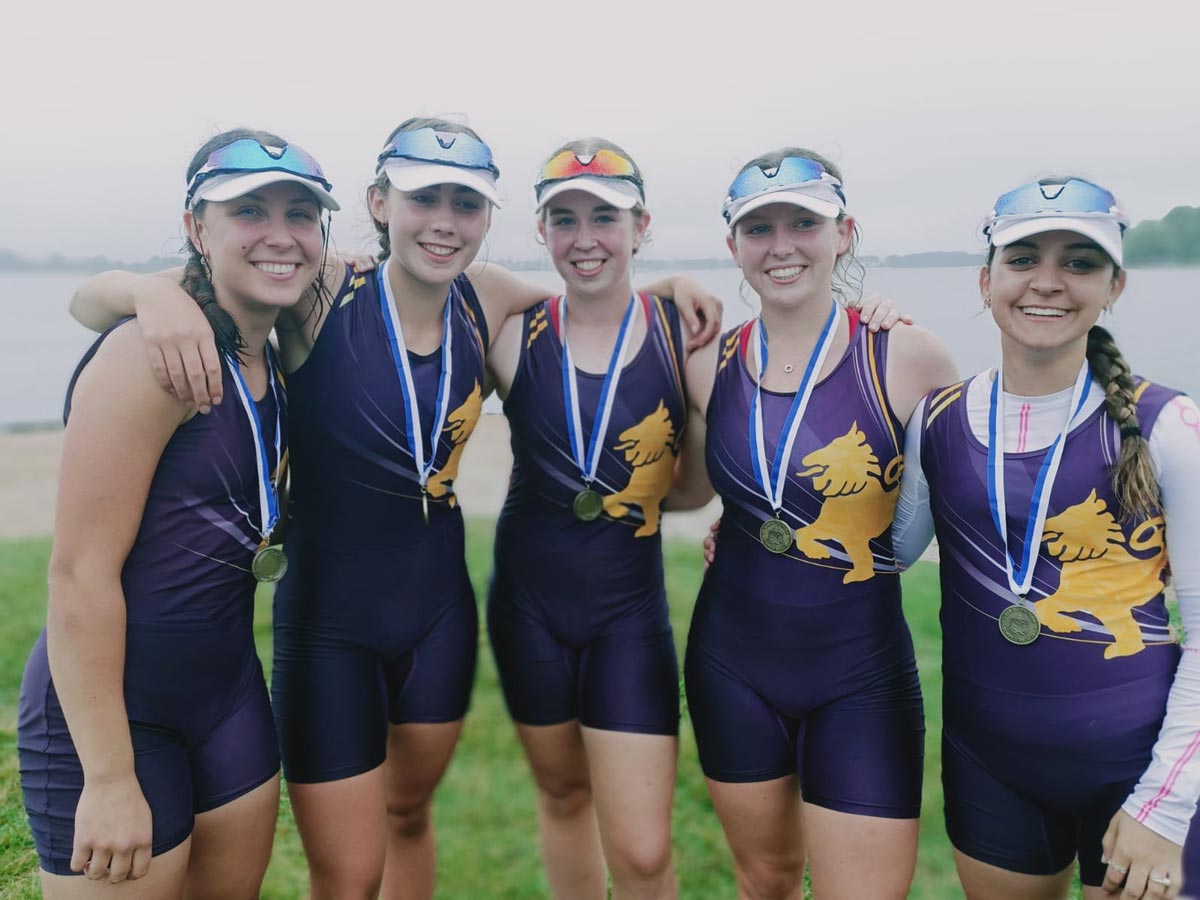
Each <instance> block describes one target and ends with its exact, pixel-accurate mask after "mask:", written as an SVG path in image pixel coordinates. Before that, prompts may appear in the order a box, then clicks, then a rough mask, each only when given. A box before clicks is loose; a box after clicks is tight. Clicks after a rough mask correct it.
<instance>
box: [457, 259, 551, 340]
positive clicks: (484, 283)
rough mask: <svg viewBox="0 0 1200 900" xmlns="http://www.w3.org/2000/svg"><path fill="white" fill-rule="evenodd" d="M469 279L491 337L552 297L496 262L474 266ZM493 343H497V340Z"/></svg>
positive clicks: (469, 270)
mask: <svg viewBox="0 0 1200 900" xmlns="http://www.w3.org/2000/svg"><path fill="white" fill-rule="evenodd" d="M467 276H468V277H469V278H470V279H471V284H473V285H474V286H475V294H476V296H477V297H479V305H480V306H482V307H483V313H484V315H485V316H486V317H487V326H488V334H490V335H498V334H499V333H500V329H501V327H502V326H503V325H504V323H505V321H506V320H507V319H508V318H509V317H510V316H515V315H519V314H520V313H523V312H525V310H527V309H530V308H532V307H534V306H537V305H538V304H539V303H541V302H542V301H543V300H545V299H546V298H547V297H549V296H550V295H551V293H552V292H551V291H548V290H546V289H545V288H544V287H540V286H539V285H536V284H534V283H533V282H530V281H526V280H525V279H524V278H520V277H519V276H517V275H515V274H514V273H512V272H510V271H509V270H508V269H506V268H504V267H503V266H499V265H497V264H496V263H493V262H477V263H472V264H471V265H470V266H469V267H468V269H467ZM492 343H493V344H494V343H495V338H494V337H493V339H492Z"/></svg>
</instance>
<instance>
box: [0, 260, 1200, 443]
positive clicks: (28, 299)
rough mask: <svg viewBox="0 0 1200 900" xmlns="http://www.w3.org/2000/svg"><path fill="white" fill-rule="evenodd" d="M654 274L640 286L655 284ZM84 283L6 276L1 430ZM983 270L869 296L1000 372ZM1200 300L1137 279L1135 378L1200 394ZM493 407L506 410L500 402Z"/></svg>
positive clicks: (549, 284) (1126, 338) (971, 360)
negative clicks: (1198, 312) (891, 302)
mask: <svg viewBox="0 0 1200 900" xmlns="http://www.w3.org/2000/svg"><path fill="white" fill-rule="evenodd" d="M524 274H525V276H526V277H528V278H530V280H532V281H535V282H537V283H539V284H542V285H544V286H546V288H547V289H548V290H555V289H556V288H558V287H560V285H559V284H558V282H557V276H556V275H555V273H553V272H528V273H524ZM660 274H661V273H658V272H654V273H650V274H649V275H648V276H646V277H645V278H640V279H639V278H638V277H637V276H635V281H636V280H645V281H650V280H655V279H657V278H658V277H659V275H660ZM688 274H690V275H691V276H692V277H694V278H696V279H697V280H699V281H700V282H702V283H703V284H705V285H706V286H707V287H708V288H709V289H710V290H711V291H713V292H714V293H715V294H717V296H719V297H721V298H722V299H723V300H724V302H725V321H726V324H727V325H734V324H736V323H737V322H740V321H743V320H745V319H747V318H750V317H751V316H753V315H754V311H753V310H752V308H751V307H750V306H749V305H748V304H747V303H746V302H744V301H743V300H741V299H739V287H740V284H741V273H740V272H739V271H738V270H737V269H712V270H701V271H695V272H690V273H688ZM82 280H83V277H82V276H77V275H63V274H58V273H47V274H21V275H15V274H0V317H2V318H0V321H4V322H5V323H7V326H8V327H7V328H5V329H4V330H3V332H0V427H3V426H6V425H14V424H18V423H26V422H46V421H55V420H58V419H59V418H60V417H61V415H62V401H63V393H64V391H65V390H66V386H67V381H68V380H69V379H70V376H71V372H72V371H73V370H74V368H75V364H76V362H77V361H78V360H79V357H80V356H81V355H82V353H83V352H84V351H85V350H86V349H87V347H88V346H89V344H90V343H91V341H92V339H93V338H92V335H91V334H90V333H89V332H88V331H87V330H86V329H85V328H83V326H81V325H79V324H77V323H76V322H74V321H73V320H72V319H71V317H70V316H69V315H68V313H67V304H68V303H69V302H70V299H71V294H72V293H73V292H74V290H75V287H76V286H77V285H78V284H79V283H80V282H81V281H82ZM976 282H977V270H976V269H975V268H974V267H970V268H947V269H868V270H867V282H866V290H867V291H879V292H881V293H885V294H888V295H889V296H891V297H893V298H895V300H896V302H897V303H898V304H899V305H900V308H901V309H903V310H905V311H906V312H908V313H911V314H912V315H913V316H914V317H915V318H916V320H917V323H918V324H919V325H923V326H925V327H926V328H930V329H932V330H933V331H936V332H937V333H938V334H940V335H941V336H942V338H943V339H944V340H945V341H946V342H947V344H948V345H949V346H950V349H951V351H952V353H953V354H954V357H955V359H956V361H957V362H958V365H959V369H960V371H961V372H962V373H963V374H967V373H972V372H976V371H978V370H980V369H982V368H985V367H987V366H991V365H994V364H995V363H996V361H997V360H998V358H999V354H1000V350H999V338H998V336H997V335H998V332H997V330H996V327H995V325H994V324H993V323H992V321H991V318H990V317H989V316H986V315H980V314H979V313H980V303H979V291H978V289H977V287H976ZM1197 302H1200V269H1141V270H1134V271H1132V272H1130V274H1129V283H1128V286H1127V287H1126V289H1125V294H1124V296H1123V297H1122V298H1121V301H1120V302H1119V303H1118V304H1117V308H1116V311H1115V312H1114V313H1113V314H1112V315H1110V316H1108V317H1107V319H1106V320H1104V324H1106V325H1107V326H1108V327H1110V328H1111V330H1112V331H1113V332H1114V333H1115V334H1116V336H1117V340H1118V342H1119V343H1120V345H1121V348H1122V350H1123V351H1124V352H1125V354H1126V356H1127V357H1128V358H1129V360H1130V361H1131V363H1132V365H1133V368H1134V371H1136V372H1139V373H1140V374H1142V375H1145V376H1146V377H1147V378H1150V379H1153V380H1154V381H1157V382H1160V383H1162V384H1167V385H1170V386H1172V387H1177V388H1180V389H1182V390H1185V391H1187V392H1188V393H1190V394H1192V395H1193V396H1200V340H1198V339H1197V336H1196V335H1194V334H1192V332H1191V330H1190V329H1191V327H1192V325H1191V313H1192V312H1193V311H1194V310H1193V307H1192V304H1193V303H1197ZM489 408H492V409H497V408H498V405H497V404H495V401H494V399H493V401H492V402H491V403H489Z"/></svg>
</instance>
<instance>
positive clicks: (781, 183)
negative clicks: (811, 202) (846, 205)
mask: <svg viewBox="0 0 1200 900" xmlns="http://www.w3.org/2000/svg"><path fill="white" fill-rule="evenodd" d="M813 181H828V182H830V183H832V184H833V185H835V187H836V190H837V193H838V196H840V197H841V198H842V202H845V200H846V197H845V195H844V194H843V193H842V189H841V184H840V182H838V180H837V179H836V178H834V177H833V176H832V175H829V174H828V173H827V172H826V171H825V167H824V166H822V165H821V164H820V163H819V162H817V161H816V160H815V159H809V158H808V157H805V156H787V157H784V159H783V160H782V161H781V162H780V163H779V165H778V166H776V167H775V168H774V169H761V168H759V167H758V166H751V167H750V168H748V169H744V170H743V171H741V172H739V173H738V176H737V178H735V179H733V184H731V185H729V191H728V192H727V195H726V203H736V202H737V201H738V200H742V199H744V198H746V197H750V196H753V195H754V194H761V193H763V192H764V191H778V190H782V189H783V188H786V187H788V186H790V185H799V184H807V183H810V182H813Z"/></svg>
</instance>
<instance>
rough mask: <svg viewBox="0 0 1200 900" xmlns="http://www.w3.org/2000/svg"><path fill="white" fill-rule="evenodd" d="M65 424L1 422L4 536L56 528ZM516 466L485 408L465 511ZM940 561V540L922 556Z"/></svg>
mask: <svg viewBox="0 0 1200 900" xmlns="http://www.w3.org/2000/svg"><path fill="white" fill-rule="evenodd" d="M63 433H64V432H63V427H62V426H61V425H59V424H58V423H56V422H53V421H50V422H28V423H21V424H14V425H0V459H3V460H4V463H5V464H4V466H3V468H2V469H0V510H4V511H5V513H6V515H4V516H0V540H13V539H17V538H29V537H45V536H47V535H50V534H53V533H54V504H55V492H56V490H57V486H58V468H59V460H60V458H61V456H62V441H63ZM511 471H512V450H511V449H510V446H509V432H508V421H507V420H506V419H505V418H504V416H503V414H501V413H492V412H485V413H484V414H483V415H481V416H480V417H479V423H478V424H477V425H476V426H475V432H474V434H472V435H471V439H470V440H469V441H468V442H467V447H466V450H464V451H463V458H462V464H461V465H460V466H459V472H458V478H457V479H456V481H455V485H454V490H455V493H456V494H457V495H458V497H459V500H460V502H461V504H462V508H463V510H464V513H465V514H466V515H467V516H469V517H472V518H491V519H494V518H496V517H497V516H499V515H500V508H501V506H503V505H504V496H505V494H506V492H507V491H508V473H509V472H511ZM720 515H721V500H720V498H719V497H717V498H714V499H713V500H712V501H711V502H710V503H709V504H708V505H707V506H705V507H703V508H701V509H696V510H690V511H688V512H668V513H664V514H663V518H662V535H663V538H664V539H666V540H682V541H695V542H696V543H697V545H698V544H699V542H700V541H702V540H703V539H704V536H705V535H707V534H708V527H709V525H710V524H711V523H712V522H714V521H715V520H716V519H717V518H719V517H720ZM921 558H922V559H924V560H931V561H934V562H936V561H937V558H938V557H937V545H936V543H935V544H932V545H930V547H929V549H927V550H926V551H925V553H924V554H923V555H922V557H921Z"/></svg>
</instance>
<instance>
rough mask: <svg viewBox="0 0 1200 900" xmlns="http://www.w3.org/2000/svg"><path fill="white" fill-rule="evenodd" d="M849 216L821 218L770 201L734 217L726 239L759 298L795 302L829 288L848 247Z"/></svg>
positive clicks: (820, 294) (822, 294)
mask: <svg viewBox="0 0 1200 900" xmlns="http://www.w3.org/2000/svg"><path fill="white" fill-rule="evenodd" d="M853 234H854V220H853V219H852V218H850V217H849V216H844V217H842V219H841V220H840V221H839V220H835V219H825V218H822V217H821V216H818V215H816V214H815V213H812V212H810V211H808V210H807V209H804V208H803V207H800V206H794V205H792V204H790V203H772V204H769V205H768V206H763V207H761V208H759V209H756V210H755V211H754V212H752V213H750V214H748V215H746V216H745V217H744V218H742V219H740V220H738V222H737V225H736V226H735V227H734V232H733V234H731V235H730V236H729V237H728V238H727V239H726V240H727V242H728V244H729V250H730V252H731V253H732V254H733V259H734V261H735V262H736V263H737V264H738V268H740V269H741V270H742V275H743V276H744V277H745V279H746V282H747V283H748V284H749V285H750V287H751V288H752V289H753V290H754V292H755V293H756V294H758V296H759V298H760V299H761V300H762V302H763V303H764V304H780V305H786V306H794V305H798V304H800V303H803V302H805V301H807V300H811V299H814V298H817V299H820V298H828V297H830V296H831V295H832V293H833V269H834V266H835V265H836V264H837V259H838V257H839V256H841V255H842V254H843V253H845V252H846V251H847V250H848V249H849V248H850V241H851V238H852V236H853Z"/></svg>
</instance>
